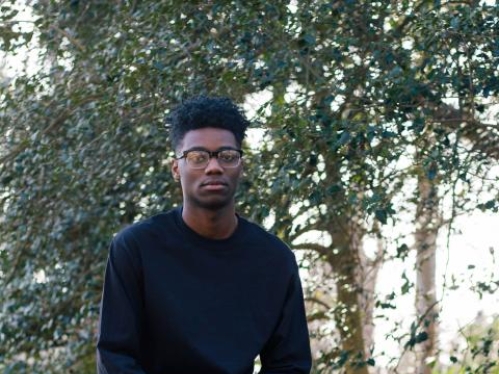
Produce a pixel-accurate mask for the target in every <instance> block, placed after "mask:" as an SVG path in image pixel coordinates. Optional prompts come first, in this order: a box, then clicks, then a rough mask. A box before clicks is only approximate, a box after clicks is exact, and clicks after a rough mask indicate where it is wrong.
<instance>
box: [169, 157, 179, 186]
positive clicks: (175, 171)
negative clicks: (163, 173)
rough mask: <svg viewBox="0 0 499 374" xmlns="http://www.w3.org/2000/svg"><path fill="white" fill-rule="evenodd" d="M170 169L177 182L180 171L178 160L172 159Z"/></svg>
mask: <svg viewBox="0 0 499 374" xmlns="http://www.w3.org/2000/svg"><path fill="white" fill-rule="evenodd" d="M171 171H172V176H173V179H174V180H175V181H176V182H178V181H179V180H180V172H179V170H178V160H173V161H172V166H171Z"/></svg>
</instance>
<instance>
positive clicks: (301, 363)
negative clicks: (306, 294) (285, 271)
mask: <svg viewBox="0 0 499 374" xmlns="http://www.w3.org/2000/svg"><path fill="white" fill-rule="evenodd" d="M260 358H261V361H262V370H261V371H260V374H277V373H281V374H282V373H296V374H298V373H309V372H310V369H311V366H312V358H311V352H310V340H309V335H308V327H307V320H306V315H305V306H304V302H303V292H302V288H301V283H300V278H299V275H298V269H296V272H295V273H294V274H293V277H292V279H291V282H290V285H289V288H288V292H287V295H286V300H285V303H284V306H283V309H282V313H281V318H280V320H279V323H278V325H277V327H276V329H275V330H274V332H273V334H272V337H271V338H270V339H269V341H268V342H267V344H266V345H265V347H264V349H263V350H262V352H261V353H260Z"/></svg>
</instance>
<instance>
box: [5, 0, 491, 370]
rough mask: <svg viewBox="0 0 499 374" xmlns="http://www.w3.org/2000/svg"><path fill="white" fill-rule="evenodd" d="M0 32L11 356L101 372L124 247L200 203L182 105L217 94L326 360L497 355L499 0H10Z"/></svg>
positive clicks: (250, 202)
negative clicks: (105, 305) (123, 239)
mask: <svg viewBox="0 0 499 374" xmlns="http://www.w3.org/2000/svg"><path fill="white" fill-rule="evenodd" d="M0 46H1V48H0V289H1V292H0V303H1V304H0V371H1V372H3V373H44V374H45V373H49V374H50V373H82V374H87V373H94V372H95V340H96V326H97V320H98V312H99V302H100V296H101V288H102V281H103V275H104V266H105V262H106V258H107V250H108V245H109V243H110V240H111V238H112V236H113V235H114V234H115V233H116V232H118V231H119V230H121V229H122V228H123V227H125V226H126V225H129V224H130V223H132V222H135V221H137V220H140V219H143V218H144V217H147V216H149V215H151V214H154V213H157V212H160V211H165V210H169V209H170V208H172V207H174V206H176V205H178V204H179V203H180V202H181V192H180V190H179V186H178V185H177V184H176V183H174V181H173V178H172V177H171V174H170V163H171V158H172V152H171V150H170V148H169V140H168V132H169V128H168V123H167V122H166V121H165V118H166V116H167V115H168V113H169V111H170V110H171V108H173V107H174V106H175V105H177V104H178V103H180V102H181V101H182V100H183V99H185V98H188V97H190V96H193V95H199V94H206V95H220V96H229V97H231V98H232V99H233V100H235V101H236V102H237V103H239V104H240V105H241V106H242V107H243V108H244V110H245V112H246V114H247V116H248V118H249V119H250V120H251V123H252V127H251V129H250V131H249V134H248V138H247V142H246V144H245V176H244V178H243V180H242V183H241V185H240V189H239V192H238V196H237V199H238V210H239V212H240V214H242V215H244V216H246V217H247V218H249V219H252V220H254V221H256V222H258V223H260V224H261V225H263V226H265V227H266V228H267V229H268V230H270V231H271V232H273V233H275V234H276V235H278V236H279V237H280V238H282V239H283V240H285V241H286V242H287V243H288V244H289V245H290V247H291V248H292V249H293V250H294V252H295V254H296V257H297V259H298V260H299V263H300V267H301V274H302V279H303V285H304V291H305V297H306V306H307V313H308V319H309V328H310V333H311V340H312V347H313V354H314V369H313V373H347V374H354V373H355V374H368V373H371V374H373V373H420V374H429V373H499V363H498V360H499V359H498V351H499V342H498V340H499V316H498V310H499V296H498V288H499V275H498V274H499V273H498V272H497V266H498V265H497V264H498V261H499V255H498V254H497V253H496V250H497V243H498V240H499V218H498V214H497V213H498V208H499V183H498V178H499V162H498V160H499V125H498V122H499V121H498V118H499V3H498V2H497V1H474V0H468V1H436V0H432V1H427V0H414V1H408V0H403V1H353V0H348V1H347V0H345V1H333V2H331V1H321V0H309V1H302V0H291V1H259V0H255V1H251V2H248V1H238V0H233V1H177V0H157V1H140V0H113V1H101V0H85V1H84V0H70V1H69V0H66V1H62V0H39V1H29V0H26V1H20V0H0Z"/></svg>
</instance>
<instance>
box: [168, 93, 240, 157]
mask: <svg viewBox="0 0 499 374" xmlns="http://www.w3.org/2000/svg"><path fill="white" fill-rule="evenodd" d="M168 122H169V124H170V140H171V143H172V147H173V150H174V151H176V150H177V147H178V146H179V145H180V143H181V142H182V140H183V139H184V136H185V134H186V133H187V132H188V131H191V130H197V129H202V128H205V127H214V128H219V129H224V130H229V131H230V132H232V133H233V134H234V137H235V138H236V142H237V144H238V146H241V144H242V142H243V139H244V135H245V133H246V129H247V128H248V126H249V121H248V120H247V119H246V117H245V116H244V114H243V112H242V110H241V109H240V108H239V107H238V106H237V105H236V104H234V103H233V102H232V100H231V99H229V98H227V97H216V96H215V97H208V96H196V97H193V98H191V99H188V100H186V101H184V102H182V104H180V105H179V106H177V107H176V108H174V109H173V111H172V112H171V113H170V115H169V116H168Z"/></svg>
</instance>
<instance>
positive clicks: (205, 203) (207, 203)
mask: <svg viewBox="0 0 499 374" xmlns="http://www.w3.org/2000/svg"><path fill="white" fill-rule="evenodd" d="M232 201H233V200H232V199H227V198H220V199H216V198H211V199H203V200H197V201H195V202H194V203H195V205H197V206H198V207H199V208H202V209H206V210H214V211H216V210H221V209H223V208H226V207H228V206H229V205H231V204H232Z"/></svg>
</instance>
